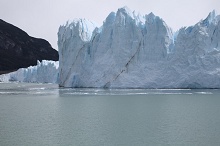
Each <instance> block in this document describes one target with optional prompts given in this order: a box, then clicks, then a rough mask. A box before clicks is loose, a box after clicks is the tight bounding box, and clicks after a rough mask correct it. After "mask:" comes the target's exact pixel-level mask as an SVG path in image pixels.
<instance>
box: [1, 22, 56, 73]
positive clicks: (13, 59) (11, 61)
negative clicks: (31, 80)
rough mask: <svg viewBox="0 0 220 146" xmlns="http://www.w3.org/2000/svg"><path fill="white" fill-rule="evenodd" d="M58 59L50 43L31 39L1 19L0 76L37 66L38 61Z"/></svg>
mask: <svg viewBox="0 0 220 146" xmlns="http://www.w3.org/2000/svg"><path fill="white" fill-rule="evenodd" d="M58 59H59V57H58V52H57V51H56V50H55V49H53V48H52V47H51V45H50V43H49V42H48V41H46V40H44V39H40V38H34V37H31V36H29V35H28V34H27V33H26V32H24V31H23V30H21V29H19V28H18V27H16V26H13V25H11V24H9V23H7V22H5V21H3V20H1V19H0V74H2V73H6V72H10V71H14V70H17V69H19V68H25V67H28V66H31V65H36V64H37V60H40V61H41V60H54V61H57V60H58Z"/></svg>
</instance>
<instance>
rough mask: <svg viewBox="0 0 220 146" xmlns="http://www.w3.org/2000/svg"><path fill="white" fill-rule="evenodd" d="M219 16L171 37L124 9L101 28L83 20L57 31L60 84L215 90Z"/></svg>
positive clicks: (156, 21) (148, 18) (158, 24)
mask: <svg viewBox="0 0 220 146" xmlns="http://www.w3.org/2000/svg"><path fill="white" fill-rule="evenodd" d="M219 20H220V16H219V15H216V12H215V11H213V12H211V13H210V14H209V15H208V17H207V18H206V19H204V20H201V21H200V22H198V23H197V24H195V25H194V26H190V27H182V28H181V29H179V30H178V31H177V32H174V31H173V30H172V29H171V28H170V27H169V26H168V25H167V24H166V23H165V22H164V20H163V19H161V18H160V17H158V16H155V15H154V14H153V13H150V14H148V15H141V14H139V13H137V12H135V11H131V10H130V9H129V8H127V7H123V8H120V9H118V11H117V12H111V13H110V14H109V15H108V16H107V18H106V19H105V21H104V22H103V25H102V26H101V27H99V26H97V25H96V24H95V23H94V22H91V21H89V20H86V19H75V20H73V21H68V22H67V23H66V24H65V25H61V26H60V28H59V31H58V49H59V79H58V80H59V81H58V82H59V85H60V86H61V87H87V88H90V87H91V88H220V21H219Z"/></svg>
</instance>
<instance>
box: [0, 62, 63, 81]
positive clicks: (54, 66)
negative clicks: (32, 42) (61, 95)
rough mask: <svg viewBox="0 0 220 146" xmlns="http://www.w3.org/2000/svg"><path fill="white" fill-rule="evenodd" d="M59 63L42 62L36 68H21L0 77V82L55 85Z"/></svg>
mask: <svg viewBox="0 0 220 146" xmlns="http://www.w3.org/2000/svg"><path fill="white" fill-rule="evenodd" d="M58 68H59V61H48V60H42V62H39V61H38V62H37V65H36V66H30V67H28V68H21V69H19V70H17V71H15V72H12V73H9V74H4V75H0V81H1V82H9V81H18V82H32V83H57V81H58V76H59V73H58V72H59V70H58Z"/></svg>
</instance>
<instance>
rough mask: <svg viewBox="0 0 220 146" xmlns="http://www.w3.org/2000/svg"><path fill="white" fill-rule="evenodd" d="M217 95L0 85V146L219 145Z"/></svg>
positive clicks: (211, 92)
mask: <svg viewBox="0 0 220 146" xmlns="http://www.w3.org/2000/svg"><path fill="white" fill-rule="evenodd" d="M219 137H220V90H214V89H212V90H208V89H207V90H202V89H200V90H189V89H188V90H179V89H175V90H159V89H158V90H156V89H154V90H144V89H136V90H135V89H112V90H104V89H64V88H58V86H57V85H53V84H27V83H1V84H0V145H1V146H14V145H16V146H45V145H51V146H59V145H62V146H70V145H72V146H148V145H149V146H158V145H161V146H178V145H181V146H207V145H209V146H216V145H220V138H219Z"/></svg>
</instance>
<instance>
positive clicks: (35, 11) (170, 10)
mask: <svg viewBox="0 0 220 146" xmlns="http://www.w3.org/2000/svg"><path fill="white" fill-rule="evenodd" d="M123 6H128V7H129V8H130V9H131V10H132V11H133V10H136V11H138V12H140V13H141V14H143V15H144V14H149V13H150V12H153V13H154V14H155V15H157V16H160V17H161V18H162V19H163V20H164V21H165V22H166V23H167V24H168V25H169V26H170V27H172V28H173V29H174V30H177V29H179V28H180V27H182V26H190V25H193V24H195V23H197V22H198V21H200V20H201V19H204V18H205V17H206V16H207V15H208V13H209V12H211V11H212V10H214V9H215V10H216V11H217V12H218V14H219V13H220V0H0V18H1V19H3V20H5V21H7V22H9V23H12V24H13V25H15V26H17V27H19V28H21V29H23V30H24V31H26V32H27V33H28V34H29V35H31V36H33V37H39V38H44V39H46V40H48V41H49V42H50V43H51V44H52V46H53V47H54V48H55V49H57V48H58V47H57V31H58V28H59V26H60V25H61V24H64V23H65V22H66V21H67V20H72V19H74V18H87V19H89V20H92V21H94V22H96V23H98V24H99V25H101V24H102V22H103V21H104V20H105V18H106V17H107V15H108V14H109V13H110V12H112V11H115V12H116V11H117V9H118V8H121V7H123Z"/></svg>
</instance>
